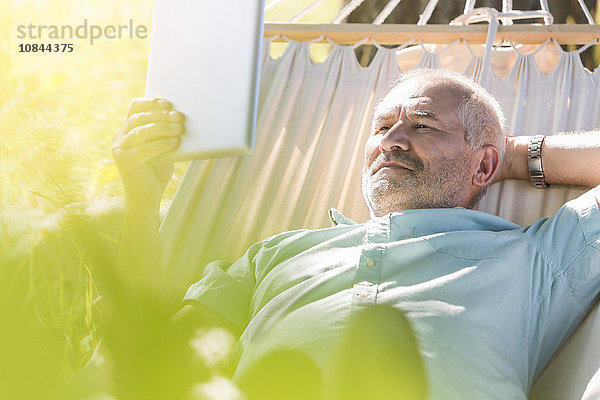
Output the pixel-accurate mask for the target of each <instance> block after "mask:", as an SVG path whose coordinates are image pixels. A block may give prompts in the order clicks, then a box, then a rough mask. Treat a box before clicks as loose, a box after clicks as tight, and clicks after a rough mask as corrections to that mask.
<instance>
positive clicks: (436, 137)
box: [362, 77, 475, 216]
mask: <svg viewBox="0 0 600 400" xmlns="http://www.w3.org/2000/svg"><path fill="white" fill-rule="evenodd" d="M464 95H465V93H464V91H462V90H460V89H457V88H455V87H451V86H448V85H444V82H443V81H442V80H440V79H439V78H438V79H435V80H431V79H425V78H422V77H419V78H414V79H410V80H408V81H406V82H404V83H402V84H400V85H399V86H396V87H395V88H394V89H392V91H391V92H390V93H389V94H388V95H387V96H386V97H385V98H384V99H383V101H382V103H381V104H380V105H379V106H378V107H377V110H376V112H375V116H374V120H373V128H372V132H371V135H370V136H369V139H368V140H367V143H366V145H365V162H364V165H363V177H362V186H363V195H364V197H365V201H366V202H367V205H368V206H369V209H370V210H371V214H372V215H374V216H381V215H385V214H387V213H389V212H392V211H400V210H407V209H417V208H447V207H457V206H467V205H468V204H469V201H470V198H471V196H472V185H471V179H472V175H471V171H472V169H473V168H474V167H475V165H473V160H472V158H473V157H472V154H473V152H472V151H471V150H470V149H469V148H468V146H467V143H466V141H465V128H464V127H463V125H462V123H461V121H460V119H459V118H458V114H457V112H456V110H457V107H458V105H459V103H460V101H461V99H462V96H464Z"/></svg>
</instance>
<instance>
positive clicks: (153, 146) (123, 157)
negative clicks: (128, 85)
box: [113, 98, 185, 168]
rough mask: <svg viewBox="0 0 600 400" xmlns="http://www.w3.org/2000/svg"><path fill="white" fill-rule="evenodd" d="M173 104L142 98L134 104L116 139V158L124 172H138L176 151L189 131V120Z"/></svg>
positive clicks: (114, 151)
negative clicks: (141, 168)
mask: <svg viewBox="0 0 600 400" xmlns="http://www.w3.org/2000/svg"><path fill="white" fill-rule="evenodd" d="M172 108H173V106H172V104H171V103H170V102H168V101H167V100H164V99H157V98H139V99H134V100H133V101H132V102H131V105H130V107H129V111H128V117H127V120H126V121H125V123H124V124H123V126H122V127H121V128H120V129H119V130H118V131H117V132H116V133H115V134H114V136H113V156H114V158H115V161H117V165H119V167H120V168H123V167H124V168H137V167H139V166H141V165H142V164H144V163H146V162H147V161H149V160H151V159H152V158H154V157H156V156H158V155H160V154H163V153H166V152H168V151H171V150H174V149H175V148H177V146H178V145H179V142H180V140H179V136H180V135H182V134H183V132H184V130H185V126H184V122H185V117H184V115H183V114H182V113H180V112H179V111H175V110H173V109H172Z"/></svg>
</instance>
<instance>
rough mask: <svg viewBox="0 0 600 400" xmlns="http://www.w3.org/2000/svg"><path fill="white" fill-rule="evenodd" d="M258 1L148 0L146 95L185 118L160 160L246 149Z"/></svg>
mask: <svg viewBox="0 0 600 400" xmlns="http://www.w3.org/2000/svg"><path fill="white" fill-rule="evenodd" d="M263 14H264V0H257V1H251V0H227V1H226V2H225V1H214V0H213V1H208V0H177V1H172V0H154V8H153V12H152V26H151V34H150V50H149V54H148V68H147V73H146V97H160V98H164V99H167V100H169V101H170V102H171V103H173V108H174V109H176V110H178V111H181V112H182V113H184V114H185V116H186V132H185V134H184V135H183V136H182V138H181V145H180V146H179V148H178V149H177V150H176V151H175V152H172V153H169V154H166V155H164V156H161V157H160V160H172V161H182V160H191V159H200V158H216V157H230V156H239V155H244V154H248V153H250V152H251V151H252V146H253V144H254V130H255V125H256V107H257V103H258V78H259V74H260V71H259V68H260V56H261V43H262V36H263Z"/></svg>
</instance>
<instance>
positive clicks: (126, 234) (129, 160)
mask: <svg viewBox="0 0 600 400" xmlns="http://www.w3.org/2000/svg"><path fill="white" fill-rule="evenodd" d="M184 124H185V118H184V116H183V114H181V113H180V112H178V111H175V110H173V108H172V105H171V103H170V102H168V101H166V100H163V99H147V98H141V99H135V100H133V101H132V102H131V105H130V108H129V112H128V116H127V120H126V122H125V123H124V124H123V126H122V127H121V129H119V131H118V132H117V133H115V135H114V136H113V156H114V158H115V161H116V163H117V167H118V169H119V174H120V175H121V180H122V182H123V186H124V188H125V200H126V209H125V223H124V226H123V233H122V235H121V241H120V243H119V250H118V253H117V268H119V270H120V271H122V272H123V273H125V275H129V276H131V277H132V278H133V279H135V281H136V282H139V283H146V284H149V285H150V286H151V287H153V288H157V289H158V288H164V286H165V283H168V282H169V280H168V277H166V276H163V274H164V271H165V268H163V259H162V244H161V240H160V236H159V233H158V228H159V225H160V217H159V215H160V213H159V212H160V200H161V197H162V195H163V192H164V189H165V187H166V185H167V183H168V182H169V180H170V179H171V176H172V174H173V164H172V163H164V164H153V163H152V159H153V158H155V157H156V156H158V155H161V154H163V153H165V152H168V151H171V150H174V149H175V148H177V146H178V145H179V137H180V136H181V134H183V132H184V130H185V127H184ZM173 320H174V321H176V323H179V324H182V323H183V324H191V325H194V326H198V325H206V326H221V327H224V328H227V329H228V330H230V331H231V332H233V333H234V334H235V335H237V336H239V334H240V332H239V328H237V327H236V326H235V325H233V324H232V323H230V322H229V321H227V320H226V319H225V318H223V317H222V316H220V315H219V314H217V313H216V312H214V311H212V310H210V309H208V308H207V307H204V306H202V305H200V304H195V305H194V306H192V305H186V306H184V307H183V308H182V309H181V311H180V312H179V313H177V315H176V316H175V317H174V318H173Z"/></svg>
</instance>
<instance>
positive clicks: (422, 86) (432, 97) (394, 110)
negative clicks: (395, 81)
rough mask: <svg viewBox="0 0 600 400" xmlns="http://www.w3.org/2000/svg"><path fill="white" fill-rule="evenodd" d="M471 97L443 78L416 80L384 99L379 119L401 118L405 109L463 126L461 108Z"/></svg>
mask: <svg viewBox="0 0 600 400" xmlns="http://www.w3.org/2000/svg"><path fill="white" fill-rule="evenodd" d="M468 94H469V93H468V92H467V90H466V89H464V88H461V87H459V86H457V85H456V84H453V83H452V82H448V81H445V80H443V79H433V80H432V79H427V78H425V77H418V78H413V79H410V80H407V81H405V82H402V83H400V84H399V85H397V86H395V87H394V88H393V89H392V90H391V91H390V92H389V93H388V94H387V95H386V96H385V97H384V98H383V100H382V101H381V103H380V104H379V105H378V106H377V109H376V110H375V117H376V118H379V117H387V116H391V115H396V117H399V115H400V113H401V112H402V109H403V108H404V109H406V110H407V111H417V112H418V114H421V115H426V116H434V117H435V118H436V119H440V120H442V121H444V122H446V123H448V124H450V125H454V124H456V123H458V124H460V125H461V126H462V123H461V122H460V120H459V118H458V114H457V109H458V105H459V104H460V102H461V100H462V99H463V98H465V97H466V96H468Z"/></svg>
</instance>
